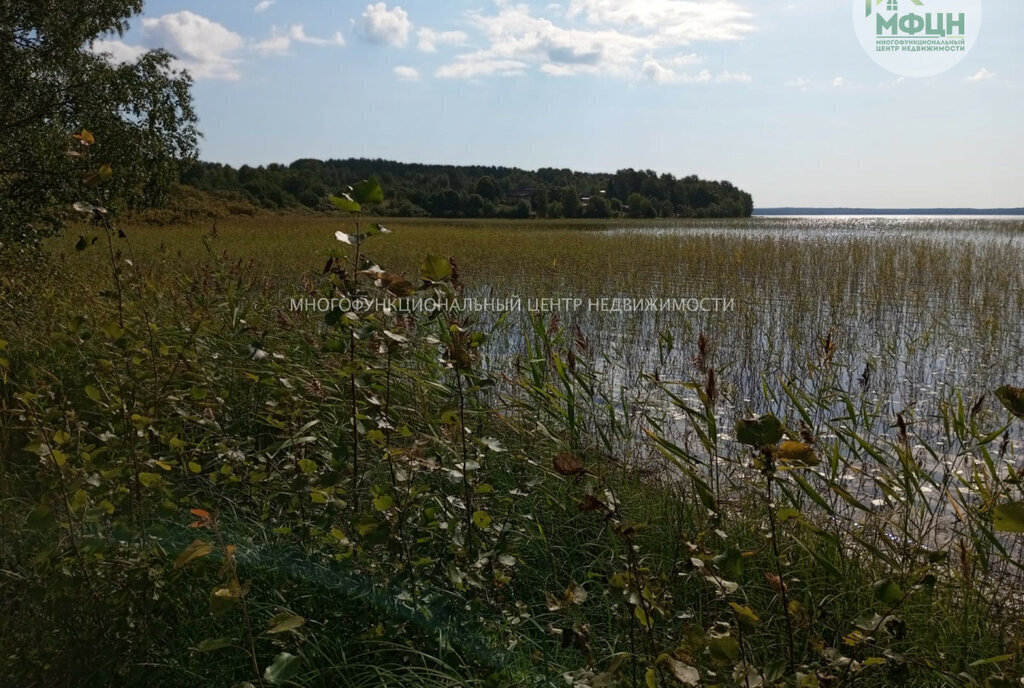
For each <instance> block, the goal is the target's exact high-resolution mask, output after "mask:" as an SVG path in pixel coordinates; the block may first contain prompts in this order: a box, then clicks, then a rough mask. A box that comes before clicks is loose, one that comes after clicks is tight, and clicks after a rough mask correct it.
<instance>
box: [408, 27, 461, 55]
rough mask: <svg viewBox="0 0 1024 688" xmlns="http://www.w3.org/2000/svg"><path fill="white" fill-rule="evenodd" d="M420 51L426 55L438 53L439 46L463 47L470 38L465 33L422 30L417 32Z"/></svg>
mask: <svg viewBox="0 0 1024 688" xmlns="http://www.w3.org/2000/svg"><path fill="white" fill-rule="evenodd" d="M416 37H417V38H418V39H419V45H418V46H417V47H418V48H419V49H420V50H422V51H423V52H425V53H433V52H437V46H438V45H445V44H447V45H462V44H463V43H465V42H466V40H467V39H468V38H469V37H468V36H467V35H466V33H465V32H464V31H435V30H434V29H420V30H419V31H417V32H416Z"/></svg>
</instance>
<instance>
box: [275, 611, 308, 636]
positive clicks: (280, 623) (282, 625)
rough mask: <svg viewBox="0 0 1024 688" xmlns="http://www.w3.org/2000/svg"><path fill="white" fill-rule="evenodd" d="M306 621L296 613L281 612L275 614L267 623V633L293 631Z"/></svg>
mask: <svg viewBox="0 0 1024 688" xmlns="http://www.w3.org/2000/svg"><path fill="white" fill-rule="evenodd" d="M305 623H306V620H305V619H304V618H302V617H301V616H299V615H298V614H291V613H289V612H282V613H281V614H277V615H275V616H274V618H272V619H271V620H270V623H269V624H267V631H266V632H267V633H284V632H286V631H294V630H295V629H296V628H299V627H300V626H302V625H303V624H305Z"/></svg>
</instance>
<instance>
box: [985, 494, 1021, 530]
mask: <svg viewBox="0 0 1024 688" xmlns="http://www.w3.org/2000/svg"><path fill="white" fill-rule="evenodd" d="M992 525H993V526H994V527H995V529H996V532H999V533H1024V502H1011V503H1010V504H1000V505H999V506H997V507H996V508H995V509H994V510H993V511H992Z"/></svg>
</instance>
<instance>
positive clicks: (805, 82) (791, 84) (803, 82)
mask: <svg viewBox="0 0 1024 688" xmlns="http://www.w3.org/2000/svg"><path fill="white" fill-rule="evenodd" d="M810 85H811V80H810V79H808V78H806V77H802V76H798V77H797V78H795V79H792V80H790V81H787V82H786V87H787V88H798V89H800V90H801V91H806V90H807V87H808V86H810Z"/></svg>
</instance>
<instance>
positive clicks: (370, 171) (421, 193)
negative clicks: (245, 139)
mask: <svg viewBox="0 0 1024 688" xmlns="http://www.w3.org/2000/svg"><path fill="white" fill-rule="evenodd" d="M369 177H376V178H378V179H379V180H380V181H381V183H382V184H383V186H384V188H386V189H387V190H388V192H387V196H386V198H385V200H384V203H382V204H380V205H379V206H378V208H377V212H378V213H379V214H382V215H390V216H397V217H428V216H432V217H468V218H480V217H505V218H528V217H531V216H537V217H553V218H563V217H565V218H576V217H587V218H610V217H634V218H644V217H647V218H655V217H749V216H750V214H751V212H752V211H753V207H754V203H753V199H752V198H751V196H750V194H748V193H746V192H744V191H743V190H741V189H738V188H736V187H735V186H733V185H732V184H731V183H729V182H727V181H708V180H705V179H700V178H699V177H696V176H689V177H684V178H682V179H677V178H676V177H674V176H673V175H671V174H661V175H659V174H657V173H656V172H653V171H651V170H633V169H625V170H619V171H618V172H615V173H614V174H593V173H585V172H574V171H572V170H568V169H553V168H542V169H539V170H537V171H535V172H529V171H525V170H521V169H517V168H514V167H484V166H451V165H420V164H409V163H400V162H392V161H388V160H369V159H349V160H327V161H326V162H324V161H320V160H308V159H307V160H297V161H295V162H293V163H292V164H291V165H278V164H274V165H268V166H266V167H249V166H247V165H245V166H242V167H241V168H239V169H237V170H236V169H234V168H233V167H231V166H229V165H221V164H217V163H207V162H201V163H196V164H195V165H193V166H192V167H191V168H190V169H189V170H187V171H186V172H185V173H184V174H183V175H182V181H183V182H184V183H186V184H188V185H190V186H193V187H196V188H198V189H201V190H203V191H214V192H216V191H221V192H233V193H237V194H241V195H243V196H244V197H245V198H246V199H247V200H249V201H251V202H253V203H256V204H257V205H261V206H263V207H266V208H270V209H286V208H299V207H307V208H310V209H314V210H317V209H326V208H329V207H330V205H329V204H327V201H326V197H327V195H328V194H330V193H334V192H336V191H337V190H338V189H339V188H342V187H344V186H346V185H349V184H354V183H356V182H358V181H359V180H361V179H367V178H369Z"/></svg>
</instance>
